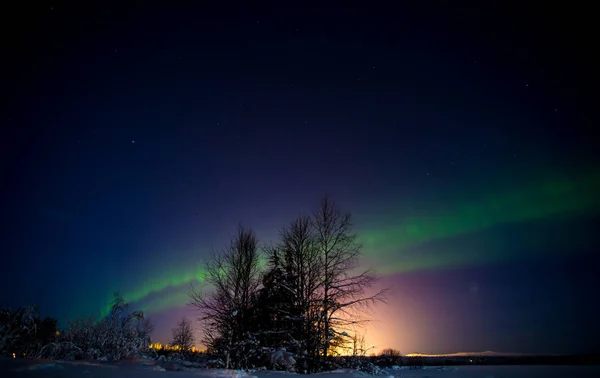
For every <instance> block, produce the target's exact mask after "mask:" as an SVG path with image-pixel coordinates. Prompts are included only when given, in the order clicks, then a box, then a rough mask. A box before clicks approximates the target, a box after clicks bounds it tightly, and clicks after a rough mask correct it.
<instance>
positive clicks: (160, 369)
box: [0, 359, 600, 378]
mask: <svg viewBox="0 0 600 378" xmlns="http://www.w3.org/2000/svg"><path fill="white" fill-rule="evenodd" d="M290 376H297V378H302V377H310V376H306V375H296V374H294V373H286V372H275V371H264V370H263V371H255V372H250V373H245V372H242V371H236V370H224V369H200V368H198V367H196V366H194V364H185V365H174V364H172V363H159V362H156V361H153V360H150V361H149V360H130V361H124V362H116V363H110V362H98V361H69V362H66V361H43V360H38V361H32V360H10V359H5V360H1V361H0V377H2V378H5V377H6V378H8V377H50V378H52V377H56V378H59V377H68V378H80V377H81V378H101V377H115V378H152V377H163V378H170V377H179V378H186V377H207V378H291V377H290ZM311 376H312V377H313V378H368V377H372V376H371V375H369V374H366V373H363V372H357V371H354V370H336V371H332V372H327V373H318V374H314V375H311ZM377 377H380V378H392V377H403V378H433V377H440V378H445V377H448V378H538V377H539V378H592V377H593V378H597V377H600V366H455V367H425V368H423V369H421V370H410V369H408V368H398V367H396V368H395V369H394V368H389V369H384V370H383V372H382V374H381V375H378V376H377Z"/></svg>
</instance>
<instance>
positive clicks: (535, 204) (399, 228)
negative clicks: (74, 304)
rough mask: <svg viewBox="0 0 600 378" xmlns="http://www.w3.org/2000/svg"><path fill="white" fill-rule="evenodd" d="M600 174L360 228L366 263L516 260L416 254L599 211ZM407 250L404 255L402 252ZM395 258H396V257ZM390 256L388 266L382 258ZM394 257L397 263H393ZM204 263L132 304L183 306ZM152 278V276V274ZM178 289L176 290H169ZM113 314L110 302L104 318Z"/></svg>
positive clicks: (398, 266)
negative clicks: (452, 241) (451, 241)
mask: <svg viewBox="0 0 600 378" xmlns="http://www.w3.org/2000/svg"><path fill="white" fill-rule="evenodd" d="M597 193H600V172H598V171H594V172H591V173H590V172H587V173H583V174H578V175H575V176H574V177H572V178H570V179H569V178H562V179H557V178H553V179H546V180H540V181H538V182H535V183H531V184H530V185H527V186H524V187H521V188H519V189H513V190H502V191H498V192H497V193H492V194H490V195H487V196H485V197H483V198H482V199H480V200H470V201H468V200H463V201H459V202H458V203H457V204H456V205H455V206H451V207H447V208H445V209H443V210H440V211H436V213H433V214H430V215H427V216H410V217H399V216H397V215H396V216H394V217H393V219H388V220H387V222H384V223H385V224H386V225H385V226H383V225H370V226H368V227H363V228H362V230H358V235H359V238H360V242H361V243H362V245H363V255H364V257H365V259H366V260H367V261H371V262H374V261H378V262H380V264H377V267H378V268H383V269H378V271H379V272H380V273H381V274H394V273H403V272H410V271H417V270H428V269H441V268H449V267H454V266H459V265H460V266H466V265H475V264H481V263H489V262H494V261H501V260H505V259H508V258H512V257H513V256H510V254H505V253H486V254H483V253H479V251H473V250H465V249H461V250H457V251H453V252H452V253H449V254H445V253H439V251H438V253H435V254H433V253H422V252H419V253H415V251H414V250H413V249H415V248H416V247H418V246H422V245H423V244H425V243H431V242H433V241H440V240H444V239H448V238H453V237H457V236H461V235H468V234H472V233H476V232H480V231H484V230H488V229H491V228H494V227H497V226H502V225H506V224H515V223H524V222H532V221H539V220H560V219H571V218H576V217H578V216H581V215H591V214H595V213H597V212H598V211H599V210H600V196H599V195H597ZM400 251H402V252H403V253H402V254H400V253H398V252H400ZM392 256H393V258H392ZM383 260H385V261H386V262H385V264H382V263H381V262H382V261H383ZM389 261H393V262H392V263H390V262H389ZM204 274H205V272H204V269H203V268H202V266H201V265H200V264H197V265H195V266H194V267H190V266H189V265H187V266H186V267H181V266H179V267H171V269H162V271H160V272H157V273H155V274H151V275H150V276H149V278H146V279H143V280H142V282H141V285H140V286H139V287H138V288H136V289H135V290H130V291H127V292H123V293H122V294H123V296H124V298H125V299H126V300H127V301H128V302H130V303H138V302H139V303H140V304H141V306H138V307H141V309H143V310H145V311H146V312H149V313H151V312H157V311H161V310H164V309H168V308H173V307H177V306H182V305H184V304H185V303H186V302H187V294H186V290H185V289H186V287H188V286H189V285H190V284H191V283H194V282H195V283H201V282H203V281H204ZM150 277H151V278H150ZM169 289H174V290H169ZM108 312H109V305H107V306H106V307H104V308H103V309H102V310H101V316H105V315H106V314H108Z"/></svg>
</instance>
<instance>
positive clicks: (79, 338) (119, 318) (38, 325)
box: [0, 293, 154, 360]
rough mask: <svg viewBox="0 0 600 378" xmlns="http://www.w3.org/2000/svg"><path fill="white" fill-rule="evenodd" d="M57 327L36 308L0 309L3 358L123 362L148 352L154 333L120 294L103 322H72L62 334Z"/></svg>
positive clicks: (80, 320)
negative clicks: (122, 360)
mask: <svg viewBox="0 0 600 378" xmlns="http://www.w3.org/2000/svg"><path fill="white" fill-rule="evenodd" d="M56 324H57V322H56V319H53V318H49V317H47V318H44V319H41V318H40V316H39V313H38V309H37V308H36V307H34V306H27V307H24V308H20V309H17V310H14V311H12V310H10V309H8V308H2V309H0V356H6V357H12V358H49V359H64V360H69V359H106V360H120V359H122V358H124V357H128V356H135V355H138V354H139V353H140V351H142V350H143V349H145V348H147V347H148V345H149V344H150V334H151V333H152V331H153V330H154V326H153V325H152V324H151V323H150V321H149V320H148V319H147V318H145V317H144V313H143V312H142V311H130V310H129V309H128V304H127V303H126V302H125V300H124V299H123V297H122V296H121V295H120V294H118V293H116V294H115V295H114V299H113V301H112V302H111V310H110V313H109V314H108V315H107V316H106V317H104V318H102V319H100V320H99V321H94V320H93V319H92V318H90V319H78V320H75V321H69V322H68V325H67V327H66V328H65V329H63V330H60V331H59V330H58V329H57V328H56Z"/></svg>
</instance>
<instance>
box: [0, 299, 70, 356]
mask: <svg viewBox="0 0 600 378" xmlns="http://www.w3.org/2000/svg"><path fill="white" fill-rule="evenodd" d="M56 323H57V322H56V319H53V318H50V317H46V318H44V319H42V318H41V317H40V316H39V311H38V308H37V307H35V306H27V307H22V308H19V309H16V310H11V309H9V308H0V356H10V357H17V356H18V357H32V356H35V355H36V354H37V353H38V352H39V350H40V349H41V348H42V347H43V346H45V345H47V344H49V343H51V342H53V341H54V340H55V339H56V337H57V335H58V332H57V329H56Z"/></svg>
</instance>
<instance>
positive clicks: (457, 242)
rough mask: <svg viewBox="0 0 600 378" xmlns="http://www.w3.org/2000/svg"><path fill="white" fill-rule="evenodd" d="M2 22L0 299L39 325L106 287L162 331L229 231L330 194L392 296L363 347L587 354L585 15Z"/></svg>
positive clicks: (589, 86) (263, 13) (13, 14)
mask: <svg viewBox="0 0 600 378" xmlns="http://www.w3.org/2000/svg"><path fill="white" fill-rule="evenodd" d="M5 17H8V18H9V19H10V20H11V25H14V26H13V29H12V30H11V33H10V35H5V36H4V37H3V38H4V45H5V62H6V63H7V64H6V65H5V68H4V72H3V73H4V75H3V76H4V80H3V84H2V92H3V97H2V98H3V105H2V124H3V125H4V127H3V130H4V131H3V138H2V141H1V143H2V157H3V161H4V163H5V164H3V172H4V173H3V177H5V179H6V181H5V184H4V185H3V188H2V194H3V196H2V198H3V201H4V202H3V204H2V207H3V209H5V210H4V211H3V212H2V221H3V224H4V225H5V226H4V227H3V233H5V236H4V237H3V238H2V244H0V248H1V250H2V251H3V264H2V266H1V275H0V284H1V285H2V287H3V288H5V289H3V291H2V296H1V301H0V302H1V303H2V304H6V305H12V306H17V305H23V304H26V303H39V304H40V305H41V309H42V312H43V313H45V314H48V315H53V316H56V317H58V318H59V319H60V320H61V322H64V320H65V319H67V318H68V317H75V316H88V315H90V314H97V313H99V312H100V311H101V310H102V309H103V308H104V307H105V304H106V302H107V301H108V300H109V299H110V295H111V294H112V292H114V291H116V290H118V291H121V292H122V293H123V294H124V295H125V297H126V299H127V298H129V299H130V300H131V301H133V302H134V303H133V304H134V305H135V306H138V307H140V308H144V309H146V310H147V311H148V312H149V313H150V316H151V318H153V319H154V320H155V322H156V323H157V325H158V327H157V328H158V329H157V335H156V338H157V339H159V340H160V341H163V342H168V341H169V332H170V328H171V327H172V325H173V324H174V323H175V319H176V317H178V316H179V315H181V314H182V313H189V311H188V310H186V309H185V307H184V305H185V300H186V299H185V292H186V289H187V287H188V285H189V283H190V282H194V279H195V277H196V275H197V272H198V269H200V268H199V264H201V262H202V259H203V258H204V257H205V256H207V253H208V252H210V251H211V250H212V249H215V248H219V247H220V246H222V245H223V244H224V243H225V242H226V241H227V238H228V236H229V235H230V234H231V233H232V232H233V230H234V229H235V226H236V224H237V223H238V222H240V221H241V222H243V223H245V224H246V225H248V226H251V227H253V228H254V229H255V230H256V231H257V233H258V236H259V237H260V238H261V240H262V241H263V242H269V241H272V240H273V241H274V240H276V237H277V230H278V229H280V228H281V227H283V226H285V225H286V224H287V222H289V221H290V220H292V219H293V218H294V217H295V216H296V215H298V214H300V213H303V212H308V211H311V210H312V209H313V208H314V206H315V205H316V204H317V203H318V199H319V198H320V197H321V196H323V195H325V194H330V195H332V196H333V197H334V198H335V199H336V200H337V201H338V203H339V205H340V206H341V207H342V208H343V209H345V210H347V211H350V212H352V213H353V215H354V218H355V223H356V231H357V232H358V234H359V236H360V237H361V238H362V239H361V240H362V241H363V245H364V254H365V261H364V264H365V265H372V266H374V267H375V268H376V269H378V270H380V271H381V274H382V276H383V281H384V282H388V283H389V282H391V283H394V287H395V288H396V290H397V291H396V294H395V296H394V297H393V298H392V300H391V301H390V305H389V307H388V308H387V309H382V310H381V311H382V313H385V316H384V315H381V318H382V319H381V322H382V324H384V325H385V327H384V328H381V327H380V330H381V329H386V330H388V332H385V333H386V334H385V335H383V334H382V333H381V332H377V331H376V330H373V329H371V330H369V331H368V333H367V339H369V341H370V342H373V343H374V344H377V345H376V346H377V348H384V347H395V348H399V349H401V350H402V351H403V352H406V353H408V352H413V351H414V352H417V351H418V352H425V353H438V352H457V351H465V350H467V351H469V350H501V351H514V352H527V353H571V352H590V351H594V352H598V351H599V345H598V341H597V340H598V338H599V336H600V330H599V327H598V325H597V322H596V321H595V320H594V319H595V318H596V317H597V316H599V315H600V313H599V310H598V309H597V307H598V306H597V305H596V303H595V302H594V301H593V300H592V298H593V297H594V295H595V292H596V291H597V288H598V279H597V278H595V275H594V272H595V269H596V267H597V266H598V262H599V261H598V257H597V252H598V241H597V237H596V235H595V229H597V226H598V214H599V211H600V199H598V196H597V195H595V193H597V190H599V189H600V169H599V167H600V166H599V159H598V153H597V146H598V138H597V137H596V136H595V135H596V133H595V131H594V127H593V126H594V125H596V124H597V123H596V122H595V119H597V117H596V114H597V110H596V105H595V103H594V101H593V98H594V97H593V96H591V94H592V93H594V92H595V88H596V85H595V82H594V81H593V80H592V76H591V75H590V73H591V72H592V67H594V65H595V62H596V60H595V59H594V58H593V57H592V51H591V49H590V47H589V46H591V45H590V44H589V42H590V40H591V33H590V31H591V24H590V23H589V22H588V21H589V18H590V16H587V12H585V10H572V9H563V8H561V9H558V8H553V7H549V6H547V5H546V6H544V7H543V8H538V9H527V8H526V7H523V6H521V7H518V8H513V7H510V6H508V5H501V6H496V7H492V6H489V7H485V8H483V7H481V6H479V7H473V6H471V7H462V8H461V7H448V6H442V5H440V4H439V3H427V4H425V3H422V4H421V5H419V6H411V7H407V6H400V5H396V7H390V8H377V7H375V6H373V7H367V6H365V5H362V6H354V5H350V4H349V5H347V7H345V8H337V7H320V8H309V7H306V6H304V7H296V6H291V5H289V6H285V7H284V6H281V5H280V6H266V5H260V6H253V7H250V6H247V7H246V6H233V5H232V6H230V7H223V8H220V9H217V8H216V7H215V6H212V7H206V6H200V5H194V6H191V5H189V4H187V5H185V6H184V5H180V6H176V5H175V4H172V5H171V4H170V3H169V6H167V5H165V4H163V5H161V6H159V5H156V3H153V4H147V3H144V4H142V3H139V4H137V5H132V3H129V4H121V3H113V4H111V3H110V2H108V3H102V4H100V5H93V6H92V5H90V4H88V3H85V4H83V3H82V4H80V5H72V4H68V5H67V4H66V3H64V4H63V3H60V2H54V3H50V2H41V3H39V4H38V3H36V4H34V5H28V6H27V7H25V6H22V7H21V8H18V7H17V8H14V9H10V11H7V13H6V16H5ZM567 25H568V26H567ZM15 288H16V289H15ZM409 297H410V298H416V300H407V298H409ZM63 324H64V323H63ZM386 327H387V328H386ZM455 329H458V330H460V334H461V335H460V337H458V336H457V335H453V334H450V333H449V332H450V331H449V330H455Z"/></svg>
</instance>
